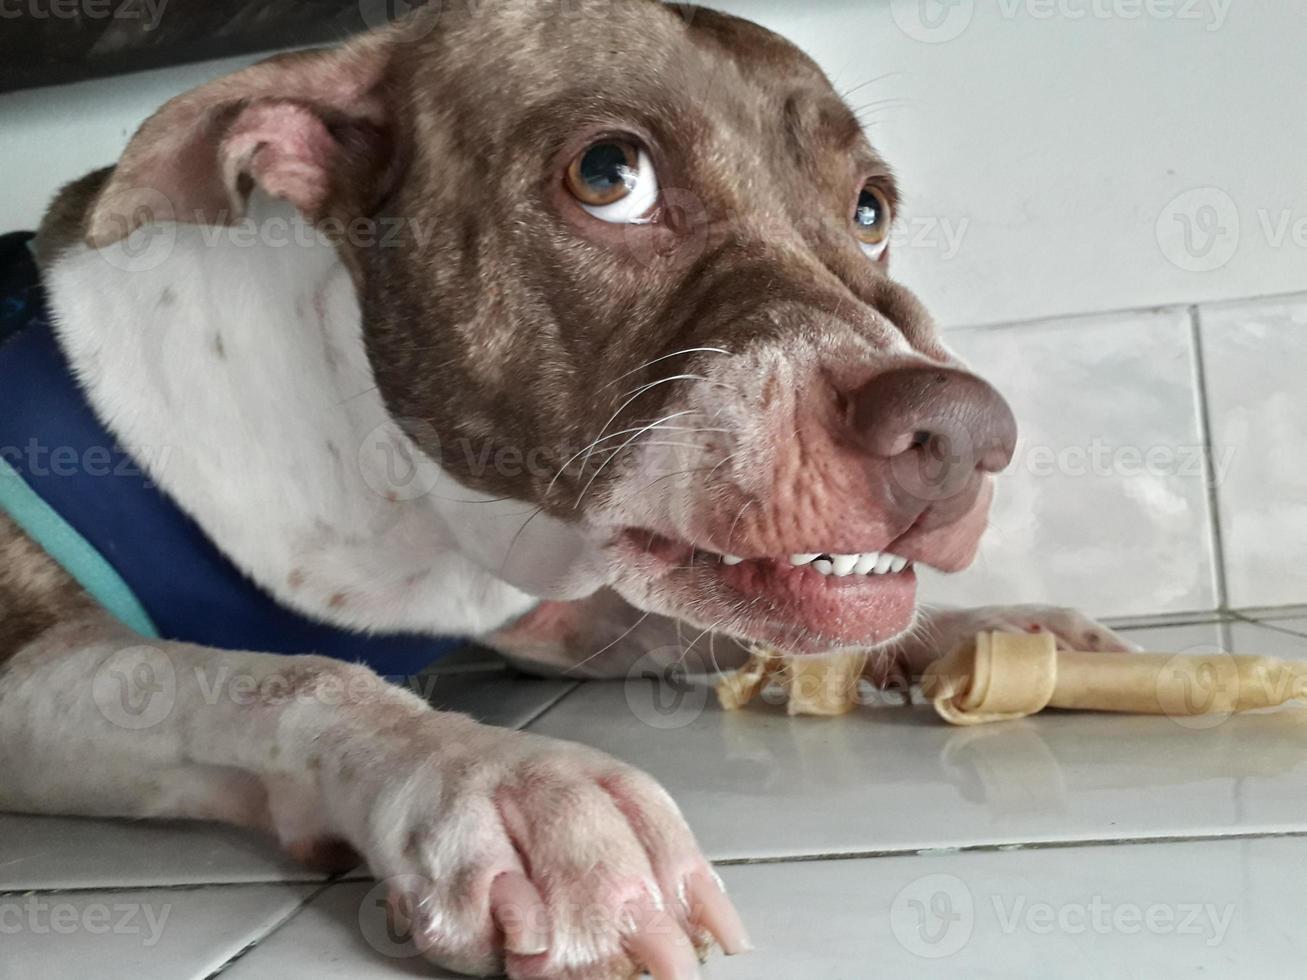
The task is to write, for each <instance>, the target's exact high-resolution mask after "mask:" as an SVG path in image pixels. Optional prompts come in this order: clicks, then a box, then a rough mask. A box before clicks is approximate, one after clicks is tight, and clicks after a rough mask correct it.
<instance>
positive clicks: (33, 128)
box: [0, 0, 1307, 616]
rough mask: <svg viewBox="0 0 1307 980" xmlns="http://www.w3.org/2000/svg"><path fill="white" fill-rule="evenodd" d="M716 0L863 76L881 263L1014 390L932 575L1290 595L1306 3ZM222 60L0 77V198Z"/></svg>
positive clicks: (1049, 589)
mask: <svg viewBox="0 0 1307 980" xmlns="http://www.w3.org/2000/svg"><path fill="white" fill-rule="evenodd" d="M720 2H721V4H722V5H723V6H726V7H728V8H729V9H731V10H733V11H735V12H738V13H742V14H746V15H749V16H752V17H754V18H756V19H758V20H761V21H763V22H764V23H766V24H768V25H769V26H771V27H774V28H776V29H778V30H780V31H782V32H784V33H786V34H788V35H789V36H791V37H792V38H794V39H795V40H796V41H798V42H799V43H800V44H801V45H803V46H804V47H805V48H807V49H808V50H809V51H810V52H812V53H813V54H814V55H815V56H816V57H817V58H818V60H820V61H821V62H822V64H823V65H824V66H825V67H826V69H827V71H828V72H829V73H830V75H831V76H832V78H833V79H834V81H835V84H836V86H837V87H838V88H839V89H840V90H841V91H848V92H849V93H850V99H851V101H852V102H853V103H854V104H855V105H862V104H873V105H872V106H871V110H870V111H869V114H868V119H869V129H870V133H871V135H872V138H873V140H874V141H875V142H876V143H877V144H878V145H879V146H880V147H881V148H882V150H883V151H884V152H885V153H886V154H887V155H888V156H889V158H890V159H891V161H892V162H893V163H894V164H895V165H896V167H897V169H898V171H899V173H900V176H901V178H902V181H903V183H904V185H905V187H906V189H907V192H908V206H907V209H906V212H905V214H904V215H903V216H902V217H903V221H904V225H905V229H906V231H905V234H906V236H907V237H906V238H904V239H903V240H901V241H900V242H899V243H898V244H897V247H896V249H895V252H894V262H895V264H896V267H897V269H898V272H899V274H900V275H901V276H902V277H903V278H904V279H905V280H906V281H908V282H909V283H910V284H912V285H914V286H915V287H916V288H917V289H918V291H919V292H920V293H921V294H922V296H923V298H924V299H925V300H926V301H927V303H928V305H930V306H931V307H932V308H933V309H934V310H935V311H936V315H937V316H938V317H939V318H940V319H941V321H942V322H943V323H944V324H945V326H947V327H949V328H950V338H951V341H952V342H953V343H954V345H955V346H956V347H957V348H958V350H959V351H960V352H961V353H963V354H964V355H965V356H966V357H968V358H969V359H971V360H972V361H973V362H974V363H975V364H976V365H977V367H978V368H980V369H982V370H983V371H985V372H986V373H987V374H988V376H990V377H991V378H992V379H993V380H994V381H995V382H996V383H997V384H998V386H999V387H1000V388H1001V389H1002V390H1004V391H1005V393H1007V394H1008V396H1009V398H1010V399H1011V401H1012V402H1013V405H1014V407H1015V408H1016V410H1017V414H1018V417H1019V419H1020V420H1021V423H1022V431H1023V438H1022V444H1021V448H1020V450H1019V452H1018V456H1017V460H1016V463H1015V465H1014V467H1013V470H1012V472H1011V473H1010V474H1009V475H1007V476H1005V477H1004V479H1003V482H1002V489H1001V492H1000V498H999V502H998V504H997V506H996V509H995V511H994V515H993V518H992V521H991V526H992V527H991V531H990V534H989V536H988V538H987V542H986V545H985V549H984V551H983V552H982V557H981V560H980V562H979V563H978V565H977V567H976V569H975V570H974V571H971V572H968V573H966V574H964V575H961V576H957V577H954V578H951V579H949V580H948V581H945V582H931V583H930V588H929V590H928V592H927V595H928V597H929V598H931V599H934V600H941V599H952V600H955V601H961V602H998V601H1014V600H1018V599H1020V600H1026V601H1054V602H1061V603H1067V604H1074V605H1079V606H1083V607H1085V608H1087V609H1089V610H1090V611H1092V612H1096V613H1098V614H1101V615H1131V616H1133V615H1144V614H1175V613H1181V612H1185V611H1189V610H1202V609H1211V608H1215V607H1218V606H1224V605H1235V606H1257V605H1271V604H1285V603H1291V602H1307V586H1305V585H1302V584H1301V581H1302V579H1301V576H1294V575H1293V574H1291V570H1292V569H1297V568H1299V567H1300V565H1301V554H1302V550H1303V548H1305V547H1307V529H1304V525H1303V514H1302V510H1303V508H1302V503H1301V501H1303V500H1307V462H1305V461H1304V457H1303V454H1302V453H1301V452H1295V451H1293V450H1292V448H1291V447H1293V446H1301V445H1303V444H1304V443H1307V423H1304V421H1303V420H1304V419H1307V395H1304V389H1303V387H1302V385H1301V380H1300V379H1301V376H1302V370H1301V369H1299V368H1298V366H1297V361H1300V360H1301V359H1302V357H1303V356H1304V354H1305V353H1307V297H1304V296H1298V297H1289V298H1287V299H1286V300H1285V301H1283V302H1279V303H1273V304H1271V305H1269V306H1268V305H1267V304H1266V303H1264V302H1258V301H1257V300H1256V298H1257V297H1262V296H1268V295H1275V294H1284V293H1293V292H1298V291H1305V292H1307V180H1305V179H1304V176H1305V171H1307V164H1305V163H1304V161H1305V160H1307V111H1304V108H1303V104H1302V98H1303V95H1304V93H1307V58H1304V57H1303V55H1302V50H1303V49H1304V47H1305V46H1307V45H1305V42H1307V3H1302V2H1301V0H892V2H891V0H856V2H855V0H825V2H811V0H810V2H808V3H804V4H799V3H797V2H796V0H720ZM922 11H925V12H926V14H928V15H931V16H938V17H939V18H940V19H939V20H938V22H937V26H936V27H935V28H934V29H932V28H930V27H929V26H928V25H926V23H925V22H923V21H922V20H921V16H920V15H921V13H922ZM1168 12H1169V16H1168V15H1167V14H1168ZM1050 14H1051V15H1050ZM245 60H250V59H245ZM239 63H241V62H228V63H224V64H209V65H201V66H194V67H189V68H184V69H175V70H167V71H161V72H152V73H149V74H143V75H140V76H138V77H134V78H122V79H116V80H111V81H102V82H91V83H86V84H81V85H75V86H68V87H65V88H60V89H50V90H44V91H38V92H33V93H25V94H18V95H10V96H4V97H0V173H3V175H4V176H3V179H2V180H0V228H3V227H15V226H24V225H26V226H30V225H32V224H33V223H35V222H36V220H37V218H38V216H39V214H40V212H41V210H42V209H43V207H44V206H45V203H46V201H47V199H48V198H49V196H50V195H51V193H53V191H54V190H55V188H56V187H57V186H58V185H59V184H60V183H62V182H64V181H66V180H69V179H71V178H73V177H76V176H78V175H79V174H81V173H84V172H85V171H87V170H89V169H91V168H93V167H96V166H100V165H102V164H105V163H108V162H110V161H112V160H113V159H114V157H115V155H116V154H117V153H118V152H119V150H120V149H121V148H122V146H123V145H124V144H125V142H126V140H127V138H128V136H129V135H130V132H131V131H132V129H133V128H134V127H135V126H136V125H137V124H138V123H139V122H140V120H141V119H143V118H144V117H145V116H146V115H147V114H148V113H149V112H150V111H151V110H152V109H153V108H154V107H155V106H157V105H158V104H159V103H160V102H162V101H163V100H164V99H165V98H167V97H168V96H169V95H171V94H173V93H175V92H177V91H180V90H182V89H185V88H187V87H189V86H192V85H194V84H197V83H198V82H200V81H202V80H203V79H205V78H207V77H210V76H212V75H215V74H218V73H220V72H221V71H223V70H229V69H230V68H232V67H234V66H235V65H236V64H239ZM1218 300H1219V301H1230V302H1227V303H1225V304H1224V305H1215V306H1214V305H1211V304H1212V303H1213V302H1214V301H1218ZM1159 306H1169V307H1170V308H1168V309H1163V310H1156V309H1154V308H1155V307H1159ZM1109 311H1110V315H1090V314H1103V313H1105V312H1109ZM1204 355H1206V356H1205V359H1204ZM1304 367H1307V365H1304ZM1204 368H1205V370H1204ZM1205 406H1206V411H1205V410H1204V407H1205ZM1209 417H1210V422H1211V426H1210V428H1211V430H1212V431H1211V432H1210V433H1209V432H1208V424H1207V423H1208V421H1209ZM1209 442H1214V444H1215V447H1216V450H1217V452H1218V457H1219V462H1220V464H1221V466H1220V468H1219V469H1218V470H1217V472H1216V474H1215V478H1214V479H1211V480H1209V479H1208V473H1207V472H1206V470H1205V468H1204V451H1205V449H1206V448H1207V447H1208V444H1209Z"/></svg>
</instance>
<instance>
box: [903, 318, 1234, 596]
mask: <svg viewBox="0 0 1307 980" xmlns="http://www.w3.org/2000/svg"><path fill="white" fill-rule="evenodd" d="M949 342H950V343H951V344H953V346H954V347H955V348H956V350H957V351H958V353H959V354H960V355H961V356H962V357H963V358H964V359H965V360H967V361H969V362H970V363H971V365H972V366H973V367H974V368H975V369H976V370H978V371H979V372H980V373H981V374H983V375H984V376H985V377H987V378H988V379H989V380H990V381H992V382H993V383H994V384H995V385H996V386H997V387H998V388H999V390H1000V391H1002V392H1003V393H1004V394H1005V395H1006V396H1007V398H1008V399H1009V401H1010V402H1011V403H1012V407H1013V410H1014V411H1015V412H1016V415H1017V419H1018V422H1019V423H1020V425H1021V430H1022V435H1021V442H1020V446H1019V448H1018V451H1017V457H1016V460H1015V462H1014V463H1013V465H1012V467H1011V468H1010V469H1009V470H1008V472H1006V473H1004V474H1003V475H1002V476H1000V477H999V481H998V499H997V501H996V503H995V505H994V510H993V513H992V515H991V518H990V530H989V532H988V533H987V535H986V540H985V543H984V545H983V546H982V548H981V553H980V557H979V559H978V560H977V562H976V564H975V565H974V566H973V567H972V568H971V569H969V570H968V571H966V572H964V573H962V574H961V575H957V576H950V577H941V576H937V575H931V576H928V577H923V582H922V586H923V595H924V596H925V598H926V599H927V600H928V601H932V602H936V601H938V602H953V603H958V604H962V605H982V604H988V603H1014V602H1052V603H1057V604H1059V605H1069V606H1077V607H1080V608H1082V609H1084V610H1086V611H1087V612H1090V613H1092V614H1094V615H1097V616H1135V615H1152V614H1157V613H1166V612H1180V611H1187V610H1197V609H1212V608H1214V607H1215V606H1216V592H1215V584H1214V564H1213V558H1212V548H1211V534H1210V522H1209V507H1208V501H1207V491H1206V487H1205V480H1204V470H1203V441H1202V438H1201V435H1200V426H1199V422H1198V414H1197V408H1196V397H1195V380H1194V377H1195V375H1194V363H1193V357H1192V344H1191V338H1190V328H1189V322H1188V317H1187V316H1186V315H1184V314H1182V313H1141V314H1131V315H1124V316H1118V317H1102V318H1095V319H1089V320H1075V321H1055V322H1049V323H1042V324H1030V325H1025V326H1020V327H1013V328H1008V329H999V330H964V331H959V332H957V333H953V334H950V335H949Z"/></svg>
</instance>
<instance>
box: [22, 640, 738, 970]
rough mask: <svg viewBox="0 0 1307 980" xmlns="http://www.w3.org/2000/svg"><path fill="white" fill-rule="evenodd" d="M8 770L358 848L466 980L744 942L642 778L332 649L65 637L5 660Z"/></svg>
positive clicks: (682, 833)
mask: <svg viewBox="0 0 1307 980" xmlns="http://www.w3.org/2000/svg"><path fill="white" fill-rule="evenodd" d="M0 773H3V781H2V782H0V807H2V808H7V809H12V810H22V811H27V812H39V813H79V814H97V815H125V816H134V817H198V818H214V819H219V820H226V821H231V822H235V823H239V824H243V825H247V826H258V827H263V828H266V829H267V830H270V831H271V832H273V833H275V834H276V835H277V836H278V837H279V838H280V839H281V841H282V842H283V843H284V844H285V845H286V846H287V847H288V848H289V849H290V850H291V851H292V852H294V853H296V854H299V855H300V856H301V857H314V856H319V855H321V854H323V853H330V852H331V851H333V850H336V849H337V845H338V843H344V844H347V845H348V846H349V847H350V848H352V849H353V850H355V851H357V852H358V853H359V854H361V855H362V856H363V857H364V859H365V860H366V862H367V865H368V867H369V868H370V869H371V871H372V872H373V873H374V874H375V875H376V876H377V877H378V878H381V879H384V880H386V881H387V882H388V883H389V884H390V887H391V899H392V904H394V905H395V907H396V909H397V911H398V913H399V914H400V915H401V916H402V918H403V919H404V920H405V921H406V922H408V923H409V925H410V928H411V931H412V933H413V936H414V939H415V941H416V942H417V945H418V947H419V948H420V949H422V950H423V951H424V952H425V953H426V954H427V955H428V956H429V957H430V958H431V959H432V960H434V961H435V962H438V963H440V964H441V965H443V966H446V967H451V968H453V969H456V970H461V971H463V972H467V973H474V974H478V975H488V974H492V973H495V972H497V971H499V970H501V969H503V968H504V967H505V966H506V967H507V969H508V972H509V975H510V976H512V977H526V976H530V977H538V976H550V977H560V978H580V977H586V978H609V977H622V978H625V977H628V976H630V975H631V974H632V973H633V972H636V971H638V970H639V969H640V968H641V967H643V968H647V969H649V970H650V971H651V972H652V973H653V974H654V976H655V977H658V978H661V980H671V978H676V980H680V978H685V977H692V976H696V975H697V964H696V957H695V949H696V946H697V947H699V948H700V949H702V948H704V946H705V944H706V943H707V942H708V941H709V938H710V937H713V936H715V937H716V938H717V939H718V940H720V941H721V943H722V945H723V947H724V948H725V949H726V950H727V951H728V952H737V951H740V950H742V949H744V948H746V944H747V940H746V938H745V936H744V932H743V928H742V926H741V925H740V923H739V919H738V917H737V916H736V914H735V912H734V909H733V908H732V906H731V904H730V902H729V900H728V899H727V898H726V897H725V895H724V894H723V892H722V891H721V889H720V886H719V884H718V881H717V878H716V876H715V875H714V874H713V872H712V869H711V867H710V866H709V865H708V864H707V862H706V861H705V860H704V859H703V857H702V856H701V855H700V853H699V850H698V847H697V845H696V844H695V842H694V839H693V837H692V835H691V833H690V831H689V829H688V827H686V825H685V823H684V820H683V819H682V817H681V815H680V813H679V811H678V810H677V808H676V806H675V804H674V803H673V802H672V801H671V799H670V798H669V797H668V796H667V794H666V793H665V792H664V791H663V790H662V789H661V787H659V786H658V785H657V784H656V783H655V782H654V781H653V780H652V779H650V778H649V777H648V776H646V775H645V774H643V773H641V772H638V771H637V770H634V769H632V768H630V767H629V766H626V765H623V764H622V763H619V762H617V761H616V760H614V759H611V758H609V757H607V756H604V755H602V754H601V753H598V752H595V751H593V750H590V749H587V748H584V747H581V746H577V745H570V744H568V743H564V742H557V741H554V740H551V739H544V738H540V737H536V736H531V735H526V734H519V733H515V732H509V731H505V730H501V729H494V728H489V727H486V726H482V725H479V724H476V723H475V722H473V721H472V720H471V719H468V718H466V717H464V716H461V715H454V714H449V713H442V712H437V711H435V710H433V709H432V708H431V707H430V706H428V705H427V703H426V702H425V701H423V700H422V699H421V698H418V697H417V696H415V695H414V694H412V693H411V692H408V691H405V690H402V689H400V688H397V687H394V686H392V685H390V684H387V683H385V682H384V681H383V680H382V679H381V678H379V677H378V676H377V675H376V674H374V673H372V672H371V671H370V670H367V669H366V668H363V667H360V666H355V665H350V664H346V663H342V662H339V661H334V660H330V659H327V658H323V657H315V656H303V657H285V656H273V655H269V654H258V653H241V652H228V651H219V650H212V649H206V648H201V647H195V646H188V645H184V644H177V643H163V642H156V641H146V640H143V639H142V638H140V637H139V636H136V635H134V634H131V633H129V632H126V631H124V630H123V629H122V628H120V627H118V626H116V625H115V624H113V623H110V622H108V621H106V620H104V619H103V618H100V617H98V616H96V617H93V618H91V619H87V620H84V621H80V622H75V623H66V624H62V625H58V626H55V627H52V628H50V629H47V630H46V631H45V632H43V633H42V634H41V635H40V636H38V637H37V638H36V639H35V640H32V641H31V642H29V643H27V644H26V645H24V646H23V647H22V648H21V649H20V650H18V651H17V652H16V653H15V654H14V655H13V656H11V658H10V659H9V660H8V661H6V662H4V663H3V664H0ZM541 885H543V886H544V887H540V886H541Z"/></svg>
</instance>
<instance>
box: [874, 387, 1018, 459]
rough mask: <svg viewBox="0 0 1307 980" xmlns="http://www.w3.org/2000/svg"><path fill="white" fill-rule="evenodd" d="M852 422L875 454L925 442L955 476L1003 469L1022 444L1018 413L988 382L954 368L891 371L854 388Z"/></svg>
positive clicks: (886, 455)
mask: <svg viewBox="0 0 1307 980" xmlns="http://www.w3.org/2000/svg"><path fill="white" fill-rule="evenodd" d="M850 400H851V402H852V405H853V410H852V413H851V414H850V416H848V417H849V418H850V419H851V422H852V426H853V429H854V431H855V433H856V435H857V437H858V438H859V439H860V441H861V442H862V444H863V445H864V446H865V447H866V449H867V450H868V452H870V453H871V455H873V456H876V457H880V458H883V459H894V458H895V457H898V456H900V455H902V454H904V453H907V452H910V451H913V450H917V449H920V450H922V453H921V455H925V456H928V457H929V458H931V459H933V460H937V461H939V462H940V463H941V465H943V466H945V468H946V469H948V470H949V471H951V476H952V477H954V478H959V479H961V478H965V477H966V476H967V474H971V473H974V472H975V471H976V470H980V471H982V472H997V471H998V470H1001V469H1003V468H1004V467H1005V466H1007V464H1008V462H1009V461H1010V460H1011V457H1012V454H1013V452H1014V451H1015V448H1016V421H1015V419H1014V418H1013V416H1012V410H1011V409H1010V408H1009V407H1008V404H1007V402H1005V401H1004V400H1003V398H1002V396H1000V395H999V393H998V392H997V391H995V390H994V389H993V388H992V387H991V386H990V385H989V384H988V383H986V382H985V381H983V380H981V379H980V378H978V377H976V376H975V375H973V374H968V373H967V372H965V371H958V370H955V369H952V368H947V369H944V368H938V367H931V368H922V367H905V368H897V369H894V370H891V371H887V372H886V373H885V374H882V375H880V376H879V377H877V378H874V379H872V380H871V381H870V382H868V383H867V384H866V385H864V386H863V387H862V388H860V389H859V390H857V391H855V392H853V393H852V396H851V399H850Z"/></svg>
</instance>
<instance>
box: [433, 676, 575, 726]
mask: <svg viewBox="0 0 1307 980" xmlns="http://www.w3.org/2000/svg"><path fill="white" fill-rule="evenodd" d="M417 684H418V686H417V687H416V688H415V689H416V690H417V691H419V693H421V694H422V696H423V697H425V698H426V699H427V700H428V701H430V702H431V704H433V705H434V706H435V707H437V708H439V709H441V710H445V711H459V712H462V713H463V714H466V715H471V716H472V717H473V718H475V719H476V720H477V721H480V722H482V723H484V724H487V725H498V726H500V727H502V728H520V727H522V726H523V725H525V724H526V723H527V722H528V721H530V720H531V719H532V718H534V717H536V715H538V714H540V713H541V712H542V711H544V710H546V709H547V708H548V707H549V706H550V705H552V704H553V703H554V702H556V701H557V700H558V699H559V698H561V697H563V696H565V695H566V694H567V692H568V691H571V690H572V689H573V688H574V687H576V685H577V682H576V681H571V680H559V679H555V678H544V677H531V676H529V675H527V674H522V673H519V672H518V671H516V670H514V669H513V668H511V667H507V666H505V665H503V664H502V663H501V664H500V665H499V666H497V667H491V668H490V669H487V670H477V669H472V670H453V669H447V670H445V671H436V672H433V673H428V674H424V675H422V676H421V677H419V678H418V679H417Z"/></svg>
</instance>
